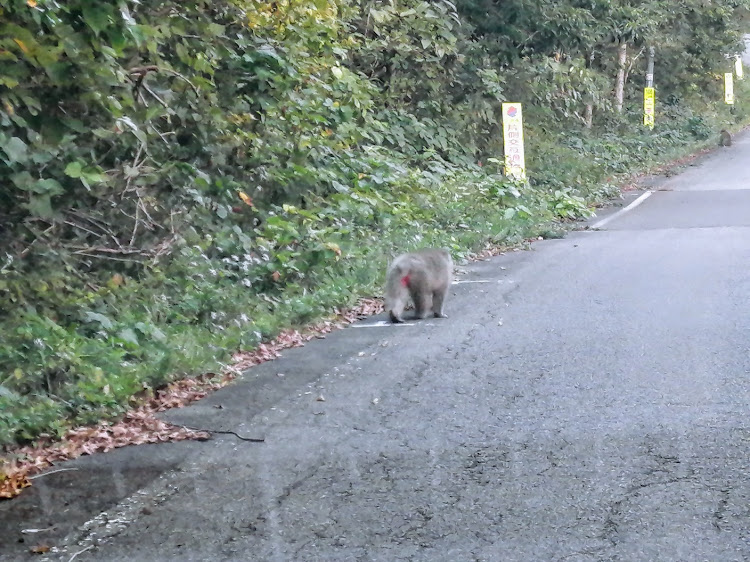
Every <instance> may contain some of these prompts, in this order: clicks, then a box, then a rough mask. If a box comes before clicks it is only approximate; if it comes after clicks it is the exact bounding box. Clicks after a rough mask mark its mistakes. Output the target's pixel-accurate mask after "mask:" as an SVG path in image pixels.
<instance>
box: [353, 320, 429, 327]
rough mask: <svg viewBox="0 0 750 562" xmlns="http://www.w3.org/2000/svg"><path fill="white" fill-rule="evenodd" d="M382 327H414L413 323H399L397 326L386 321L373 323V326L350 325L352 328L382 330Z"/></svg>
mask: <svg viewBox="0 0 750 562" xmlns="http://www.w3.org/2000/svg"><path fill="white" fill-rule="evenodd" d="M384 326H415V324H414V322H401V323H397V324H393V323H392V322H388V321H386V320H379V321H377V322H375V323H374V324H352V325H351V327H352V328H382V327H384Z"/></svg>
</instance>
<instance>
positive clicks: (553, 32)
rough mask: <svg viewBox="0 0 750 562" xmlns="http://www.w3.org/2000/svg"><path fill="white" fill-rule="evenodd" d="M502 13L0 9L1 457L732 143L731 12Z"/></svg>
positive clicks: (301, 7) (322, 6) (569, 6)
mask: <svg viewBox="0 0 750 562" xmlns="http://www.w3.org/2000/svg"><path fill="white" fill-rule="evenodd" d="M498 6H499V5H498V3H496V2H490V1H489V0H461V1H459V2H458V3H457V5H454V4H453V3H451V2H449V1H448V0H436V1H427V0H394V1H392V2H370V1H365V0H276V1H274V2H267V1H265V0H219V1H210V2H209V1H208V0H198V1H195V2H187V3H185V2H177V1H170V0H141V1H140V2H135V1H130V0H101V1H99V2H90V1H88V0H69V1H67V2H56V1H53V0H0V26H1V27H2V33H1V34H0V181H1V182H2V183H1V185H2V188H0V331H1V332H0V333H2V339H0V444H3V445H9V444H13V443H17V442H23V441H28V440H32V439H34V438H36V437H37V436H38V435H40V434H41V433H49V434H59V433H60V432H61V431H63V430H64V429H65V428H66V427H68V426H69V424H71V423H81V422H91V421H94V420H98V419H100V418H102V417H106V416H111V415H117V414H118V413H121V412H122V411H123V409H124V408H126V407H127V406H128V404H130V403H131V401H132V399H133V396H135V395H137V394H138V393H141V392H143V391H146V392H148V391H150V389H153V388H155V387H158V386H160V385H163V384H164V383H165V382H166V381H169V380H172V379H174V378H177V377H180V376H184V375H185V374H188V373H192V372H196V371H199V372H200V371H204V370H208V369H212V368H215V367H216V366H217V365H220V364H221V363H222V362H225V361H227V360H228V358H229V355H230V354H231V353H232V351H234V350H237V349H242V348H245V349H248V348H252V347H254V346H256V345H257V344H258V343H259V342H260V341H262V340H263V339H266V338H269V337H272V336H273V335H274V334H276V333H277V332H278V331H279V330H280V329H281V328H282V327H285V326H290V325H296V324H300V323H304V322H307V321H310V320H311V319H314V318H318V317H321V316H325V315H326V314H329V313H330V312H331V311H332V310H333V309H334V308H336V307H340V306H345V305H348V304H351V303H352V302H353V301H354V300H355V299H356V298H357V296H360V295H363V294H377V292H378V291H379V287H380V284H381V282H382V275H383V271H384V268H385V264H386V261H387V259H388V257H389V256H390V255H392V254H393V253H394V252H396V251H402V250H407V249H411V248H414V247H418V246H427V245H440V246H447V247H449V248H451V249H452V251H453V252H454V254H455V255H456V256H461V255H468V254H470V253H471V252H474V251H477V250H479V249H481V248H483V247H485V246H486V245H487V244H512V243H514V242H518V241H522V240H523V239H525V238H528V237H530V236H536V235H538V234H540V233H550V232H554V231H556V230H557V227H555V226H554V225H555V224H556V223H558V222H561V221H563V222H564V221H570V220H575V219H578V218H581V217H584V216H587V215H588V214H589V213H590V212H591V211H590V210H591V208H592V206H594V205H596V204H598V203H599V202H601V201H603V200H605V199H607V198H609V197H611V196H613V195H616V194H617V188H616V185H617V183H618V178H622V177H624V176H625V175H627V174H629V173H632V172H633V171H636V170H643V169H647V168H648V167H650V166H652V165H655V164H658V163H660V162H664V161H666V160H668V159H670V158H674V157H677V156H680V155H683V154H686V153H688V152H689V151H691V150H695V149H696V148H697V147H701V146H705V145H706V144H707V143H713V142H714V140H715V139H714V138H713V137H714V136H715V133H716V131H718V129H720V128H722V127H726V126H733V125H735V124H740V123H744V122H745V121H746V118H747V115H746V110H745V109H744V106H743V104H742V103H738V104H737V106H736V107H735V108H734V109H733V110H732V111H730V110H729V109H728V108H727V107H725V106H724V105H723V104H722V103H721V101H722V100H721V97H722V81H721V77H722V74H723V72H725V71H729V70H731V64H730V63H731V61H729V60H727V59H726V58H725V57H724V54H725V53H733V52H736V51H738V50H739V49H740V46H739V39H740V35H739V30H740V28H741V23H742V21H743V20H742V18H743V17H744V14H745V12H744V10H745V8H746V1H745V0H715V1H713V2H704V1H702V0H682V1H681V2H677V3H674V2H673V3H667V2H653V1H652V2H633V1H626V0H621V1H617V2H600V1H594V2H585V3H583V2H577V1H576V0H566V1H563V2H557V1H556V2H552V1H551V0H545V1H542V2H537V1H535V2H532V1H531V0H508V1H507V2H503V3H502V8H500V7H498ZM625 47H626V49H625ZM647 47H655V50H656V85H657V90H658V106H657V111H658V113H657V126H656V128H655V129H654V130H653V131H649V130H646V129H643V128H642V126H641V125H640V123H641V116H640V112H641V99H642V91H641V86H642V81H641V78H640V77H641V76H642V75H643V73H644V72H645V49H646V48H647ZM622 52H625V55H626V58H625V61H624V65H623V64H622V63H620V62H619V59H618V57H617V54H618V53H622ZM618 71H621V74H622V76H623V77H624V78H623V80H622V82H621V84H622V85H623V89H624V94H623V100H624V103H623V105H622V108H620V106H619V103H618V101H617V99H616V96H614V95H613V88H614V87H615V84H616V77H617V75H618ZM739 86H740V87H739V88H738V98H739V99H740V101H741V100H742V99H743V94H744V90H745V88H744V83H741V84H739ZM507 100H510V101H522V102H523V103H524V104H525V105H524V110H525V115H526V117H525V120H526V125H527V130H526V139H527V147H526V148H527V167H528V169H529V181H528V182H527V183H519V182H515V181H513V180H511V179H509V178H506V177H504V176H503V174H502V169H501V168H502V167H501V165H500V162H499V160H498V159H499V158H501V155H502V138H501V137H502V135H501V121H500V104H501V102H503V101H507Z"/></svg>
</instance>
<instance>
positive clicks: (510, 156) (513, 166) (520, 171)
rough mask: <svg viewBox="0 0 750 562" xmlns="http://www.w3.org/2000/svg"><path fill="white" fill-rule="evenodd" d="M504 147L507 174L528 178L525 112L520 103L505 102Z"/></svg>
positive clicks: (517, 177)
mask: <svg viewBox="0 0 750 562" xmlns="http://www.w3.org/2000/svg"><path fill="white" fill-rule="evenodd" d="M503 147H504V149H505V175H506V176H509V177H514V178H516V179H526V162H525V158H524V152H523V112H522V110H521V104H520V103H504V104H503Z"/></svg>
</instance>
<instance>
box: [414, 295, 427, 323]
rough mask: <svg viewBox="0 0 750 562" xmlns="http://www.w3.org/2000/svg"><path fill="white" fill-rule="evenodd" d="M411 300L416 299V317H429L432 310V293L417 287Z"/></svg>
mask: <svg viewBox="0 0 750 562" xmlns="http://www.w3.org/2000/svg"><path fill="white" fill-rule="evenodd" d="M411 300H412V301H414V318H418V319H420V320H422V319H424V318H427V313H428V311H429V310H430V293H429V292H427V291H425V290H423V289H415V290H413V291H412V292H411Z"/></svg>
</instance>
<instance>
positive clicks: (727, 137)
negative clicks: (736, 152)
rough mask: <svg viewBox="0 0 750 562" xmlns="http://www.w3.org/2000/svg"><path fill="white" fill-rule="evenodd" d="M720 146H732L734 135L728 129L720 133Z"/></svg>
mask: <svg viewBox="0 0 750 562" xmlns="http://www.w3.org/2000/svg"><path fill="white" fill-rule="evenodd" d="M719 146H732V135H731V134H729V131H727V130H726V129H722V130H721V132H720V133H719Z"/></svg>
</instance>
